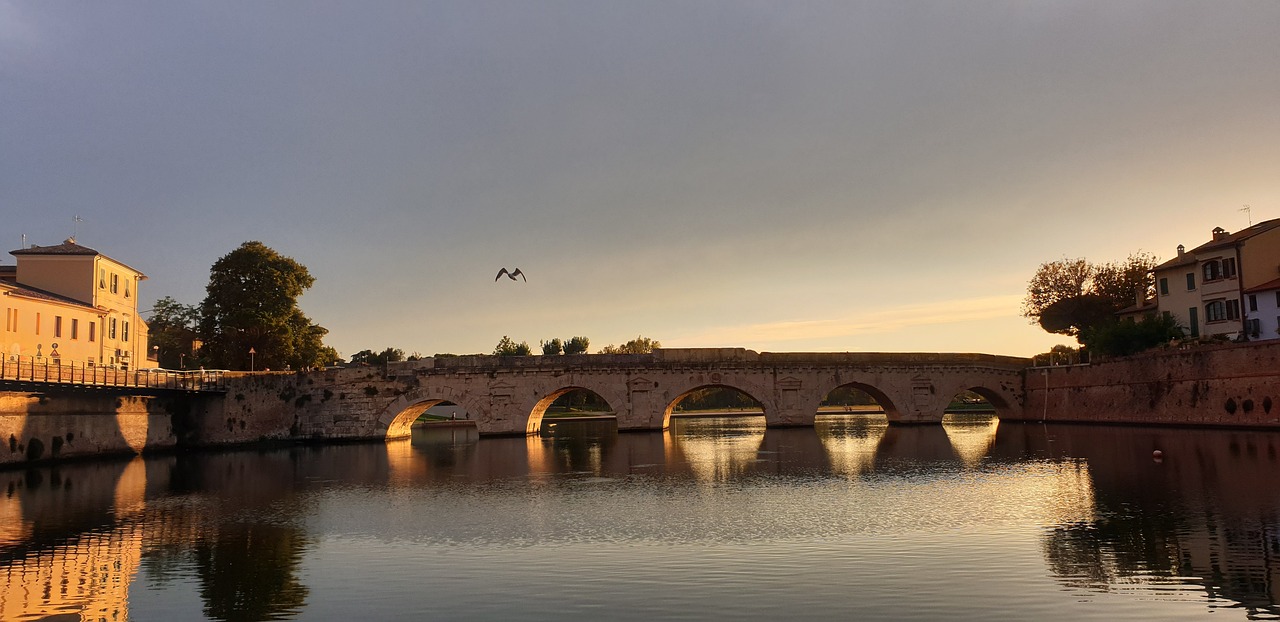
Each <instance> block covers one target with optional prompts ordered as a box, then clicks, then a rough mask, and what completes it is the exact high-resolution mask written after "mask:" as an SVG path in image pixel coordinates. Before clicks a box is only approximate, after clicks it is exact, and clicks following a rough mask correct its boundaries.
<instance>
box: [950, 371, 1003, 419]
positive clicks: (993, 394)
mask: <svg viewBox="0 0 1280 622" xmlns="http://www.w3.org/2000/svg"><path fill="white" fill-rule="evenodd" d="M965 391H972V392H974V393H976V394H978V395H979V396H981V397H982V399H984V400H987V402H988V403H990V404H991V406H992V407H993V408H995V411H996V417H997V418H999V419H1004V418H1020V415H1021V412H1022V404H1021V403H1020V401H1019V400H1018V399H1017V397H1018V395H1019V394H1020V391H1013V390H1010V389H1007V388H1004V387H1001V388H992V387H991V386H988V384H987V383H983V382H976V383H975V382H973V379H964V380H961V381H958V382H955V383H948V384H946V385H944V386H942V387H939V391H938V393H939V395H941V396H942V397H943V398H944V400H943V401H944V404H943V408H946V405H947V404H950V403H951V400H952V399H954V398H955V397H956V396H957V395H960V394H961V393H964V392H965Z"/></svg>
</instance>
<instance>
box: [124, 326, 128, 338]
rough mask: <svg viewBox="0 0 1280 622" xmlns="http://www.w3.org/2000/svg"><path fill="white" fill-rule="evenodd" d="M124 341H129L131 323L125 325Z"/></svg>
mask: <svg viewBox="0 0 1280 622" xmlns="http://www.w3.org/2000/svg"><path fill="white" fill-rule="evenodd" d="M124 340H125V341H128V340H129V323H128V322H125V323H124Z"/></svg>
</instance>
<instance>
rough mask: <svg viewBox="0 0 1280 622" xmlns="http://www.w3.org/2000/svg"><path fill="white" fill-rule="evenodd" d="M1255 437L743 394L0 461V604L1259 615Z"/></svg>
mask: <svg viewBox="0 0 1280 622" xmlns="http://www.w3.org/2000/svg"><path fill="white" fill-rule="evenodd" d="M1278 447H1280V435H1277V434H1275V433H1268V432H1239V431H1234V432H1233V431H1221V430H1173V429H1156V428H1132V427H1092V426H1052V425H1051V426H1044V425H1030V424H1014V423H1003V424H1001V423H998V422H997V421H995V420H992V419H981V418H976V419H963V420H956V421H951V422H949V423H947V424H945V425H944V426H940V427H939V426H933V427H908V428H899V427H893V428H890V427H888V426H887V425H886V424H885V423H884V420H883V418H875V417H866V416H841V417H821V418H820V419H819V425H818V426H817V427H816V429H786V430H766V429H765V428H764V427H763V420H762V419H760V418H758V417H743V418H698V419H681V420H678V421H677V422H676V423H675V425H674V427H673V429H672V430H671V431H670V432H669V433H665V434H663V433H637V434H617V433H616V432H614V431H613V430H612V428H611V426H610V425H609V424H608V423H604V424H601V423H590V424H588V423H572V422H561V423H557V424H556V425H555V426H553V427H551V428H550V430H549V431H548V433H547V434H544V436H542V437H531V438H529V439H524V438H518V439H511V438H501V439H477V438H476V436H475V432H474V431H473V430H467V429H457V428H442V429H431V430H422V431H418V433H417V434H416V435H415V437H414V439H413V441H412V442H409V441H402V442H395V443H390V444H387V445H382V444H358V445H331V446H306V447H293V448H287V449H273V450H265V451H235V452H216V453H200V454H189V455H181V456H157V457H150V458H147V459H145V460H144V459H136V460H132V461H112V462H92V463H74V464H64V465H60V466H56V467H48V468H43V469H32V470H27V471H7V472H0V491H5V494H3V495H0V582H4V584H5V585H4V586H3V588H4V589H3V590H0V619H3V620H36V619H46V618H47V616H56V615H63V616H65V617H63V618H56V617H55V618H52V619H65V620H78V619H83V620H121V619H134V620H201V619H217V620H273V619H276V620H294V619H297V620H349V619H365V620H391V619H405V618H410V617H416V618H421V619H448V620H465V619H483V620H494V619H503V620H511V619H515V620H552V619H555V620H563V619H571V620H572V619H577V620H596V619H602V618H608V619H621V620H652V619H664V620H665V619H674V620H679V619H698V620H702V619H707V618H715V619H743V620H776V619H779V618H784V617H785V618H791V619H803V620H808V619H814V620H821V619H835V618H840V619H849V618H855V617H856V618H859V619H892V620H912V619H916V620H1026V619H1046V620H1081V619H1097V620H1102V619H1106V620H1116V619H1121V620H1124V619H1130V620H1147V619H1156V618H1160V619H1201V618H1203V617H1205V616H1206V615H1207V614H1214V617H1215V619H1224V620H1225V619H1275V618H1278V617H1280V606H1278V604H1277V595H1276V591H1277V588H1276V582H1277V579H1280V561H1277V560H1278V559H1280V462H1278V460H1280V458H1278V457H1277V448H1278ZM1155 449H1160V450H1161V451H1162V452H1163V453H1164V459H1163V460H1162V461H1158V462H1157V461H1155V460H1153V458H1152V451H1153V450H1155Z"/></svg>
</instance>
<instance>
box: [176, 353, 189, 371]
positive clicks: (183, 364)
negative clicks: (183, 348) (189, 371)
mask: <svg viewBox="0 0 1280 622" xmlns="http://www.w3.org/2000/svg"><path fill="white" fill-rule="evenodd" d="M186 368H187V353H186V352H179V353H178V369H186Z"/></svg>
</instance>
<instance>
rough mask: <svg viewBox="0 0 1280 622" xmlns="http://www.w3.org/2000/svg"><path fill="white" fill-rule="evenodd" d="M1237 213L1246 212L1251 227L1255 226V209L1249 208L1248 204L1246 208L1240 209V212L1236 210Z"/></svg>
mask: <svg viewBox="0 0 1280 622" xmlns="http://www.w3.org/2000/svg"><path fill="white" fill-rule="evenodd" d="M1236 211H1237V212H1244V215H1245V217H1246V218H1248V219H1249V226H1250V227H1252V226H1253V208H1252V207H1249V205H1248V204H1246V205H1245V206H1244V207H1242V208H1240V209H1238V210H1236Z"/></svg>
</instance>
